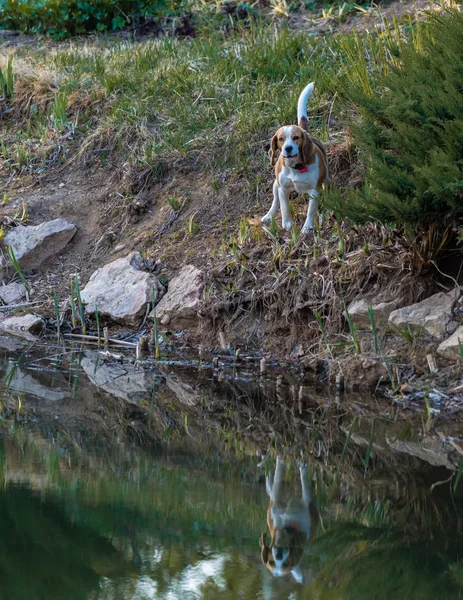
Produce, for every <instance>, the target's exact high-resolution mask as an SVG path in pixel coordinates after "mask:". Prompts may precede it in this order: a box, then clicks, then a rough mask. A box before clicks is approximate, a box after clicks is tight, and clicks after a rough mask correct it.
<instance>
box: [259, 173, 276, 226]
mask: <svg viewBox="0 0 463 600" xmlns="http://www.w3.org/2000/svg"><path fill="white" fill-rule="evenodd" d="M278 203H279V197H278V182H277V180H276V179H275V182H274V184H273V202H272V206H271V207H270V210H269V211H268V213H267V214H266V215H265V217H262V223H265V224H268V223H270V221H271V220H272V219H273V217H274V216H275V215H276V212H277V210H278Z"/></svg>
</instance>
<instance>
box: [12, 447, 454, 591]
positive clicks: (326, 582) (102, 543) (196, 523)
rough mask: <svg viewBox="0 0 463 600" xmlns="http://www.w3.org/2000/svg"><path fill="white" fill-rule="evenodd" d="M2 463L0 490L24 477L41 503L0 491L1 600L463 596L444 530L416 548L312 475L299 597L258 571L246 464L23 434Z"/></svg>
mask: <svg viewBox="0 0 463 600" xmlns="http://www.w3.org/2000/svg"><path fill="white" fill-rule="evenodd" d="M0 465H3V473H4V477H5V478H6V480H7V481H8V480H10V481H11V480H15V479H16V480H27V478H28V477H29V480H30V481H31V482H33V484H34V486H35V487H36V488H38V489H40V490H41V495H42V501H39V500H38V498H37V497H36V496H35V495H34V494H33V493H30V492H29V491H26V490H24V489H15V488H11V487H10V488H8V487H7V491H6V492H5V490H3V491H1V492H0V515H1V516H0V532H1V533H0V556H1V559H2V567H0V598H2V600H3V598H5V600H6V598H8V600H9V599H10V598H12V599H13V600H14V599H15V598H18V599H19V598H25V597H27V598H31V599H32V600H33V599H34V598H39V597H43V598H53V600H55V599H59V598H72V599H74V598H76V599H77V598H84V597H86V598H89V599H90V600H97V599H98V600H109V599H111V600H113V599H114V600H118V599H121V600H126V599H130V598H134V597H139V598H145V597H156V598H158V599H159V600H162V599H163V598H167V597H178V598H182V597H188V596H185V595H184V594H185V589H187V588H188V586H190V588H191V589H192V592H191V594H192V595H191V596H189V597H191V598H197V599H198V600H211V599H215V598H220V599H221V600H228V599H230V600H232V599H235V598H243V599H245V600H246V599H247V598H249V599H254V598H255V599H263V598H264V597H266V598H267V597H268V596H264V589H268V590H270V589H271V596H270V597H271V598H272V600H283V599H285V600H286V599H287V598H288V597H289V595H291V597H293V598H294V599H297V600H304V599H305V598H314V597H316V598H318V599H319V600H335V599H336V600H350V599H351V598H352V599H354V598H355V599H356V600H362V599H365V600H367V599H370V598H372V597H375V598H377V599H378V600H383V599H384V600H386V599H389V598H394V600H396V599H398V600H400V599H401V598H404V599H406V598H413V599H415V598H416V599H418V600H421V599H429V600H439V599H440V598H442V599H444V598H446V599H447V598H448V599H450V598H457V597H458V593H459V590H461V588H462V581H461V580H462V572H463V570H462V568H461V562H459V560H460V558H461V555H462V552H463V547H462V546H461V544H460V545H458V543H457V541H456V540H455V539H453V538H452V536H451V535H450V534H447V535H446V536H442V535H437V536H436V538H435V540H434V541H432V542H430V541H426V540H427V539H430V538H429V537H427V536H428V531H427V530H426V528H425V529H419V525H420V524H421V525H422V524H423V522H422V521H421V520H420V519H416V520H415V525H416V527H415V529H414V531H413V535H411V534H410V531H408V532H405V533H404V530H402V531H400V530H397V529H395V530H394V528H393V523H394V520H393V519H392V520H391V515H390V514H389V513H388V512H387V511H385V512H384V514H381V511H380V508H378V507H383V509H384V506H385V505H386V504H385V502H386V501H385V500H382V499H381V494H380V493H379V490H376V493H375V494H373V495H371V491H370V492H368V491H364V490H362V489H361V488H358V487H355V486H352V487H351V488H350V489H348V490H347V489H346V490H344V492H343V493H342V494H341V498H342V501H340V500H339V498H340V496H339V490H338V492H337V496H336V497H335V493H334V490H333V489H329V488H325V487H324V486H323V481H322V480H321V479H320V477H321V475H320V477H319V479H318V481H317V486H316V487H317V489H318V490H319V492H320V491H322V490H325V499H324V500H323V499H322V500H323V503H324V504H325V506H326V508H327V511H325V513H324V523H325V532H324V533H320V534H319V536H318V537H317V538H316V539H315V540H314V541H313V543H311V544H310V546H309V548H308V549H307V552H306V556H305V557H304V558H303V560H302V569H303V573H305V577H306V580H307V585H306V586H304V587H301V586H298V585H297V584H295V583H294V581H292V580H290V579H289V580H278V579H275V578H272V577H271V575H270V574H269V573H267V571H266V570H265V569H264V568H263V567H262V566H261V565H260V552H259V547H258V537H259V534H260V532H261V530H262V527H263V526H264V523H265V511H266V502H267V499H266V496H265V493H264V490H263V486H256V485H254V484H252V481H253V479H254V478H255V473H254V474H252V472H250V471H249V463H247V462H246V461H245V462H244V463H241V465H242V466H240V464H238V463H223V462H222V463H221V462H220V461H218V459H217V456H215V455H201V457H200V462H196V463H195V462H194V460H193V459H192V458H188V457H185V456H180V457H178V458H177V459H175V457H172V456H171V457H170V458H167V457H163V456H158V457H157V458H152V459H147V458H146V457H144V458H142V457H140V456H137V455H135V454H133V453H124V452H121V454H120V455H119V456H113V457H112V458H111V460H109V461H108V460H107V458H106V459H102V458H98V457H96V456H94V455H84V454H79V456H74V457H72V456H71V455H70V454H69V453H64V454H63V453H62V452H60V451H57V450H56V448H55V447H49V446H48V445H46V444H44V443H43V442H41V441H40V440H38V439H37V440H34V439H33V438H29V440H28V441H25V440H24V439H23V440H21V441H19V440H18V439H17V440H12V439H9V440H7V441H6V443H5V445H4V446H3V449H1V450H0ZM198 467H200V468H198ZM0 468H1V467H0ZM332 471H333V473H335V469H332ZM291 475H292V473H291V471H290V470H289V471H288V476H289V478H290V479H291ZM318 475H319V474H318V473H317V476H318ZM334 477H336V475H334ZM369 493H370V497H369V495H368V494H369ZM403 500H404V499H402V501H403ZM58 505H59V508H58ZM412 508H413V507H412ZM415 508H416V506H415ZM407 514H409V512H407ZM361 523H368V524H369V526H365V525H361ZM423 534H424V536H425V537H424V538H423V541H421V536H422V535H423ZM418 539H419V540H420V541H419V542H417V541H414V540H418ZM21 553H22V554H21ZM20 555H21V556H20ZM28 564H34V565H36V567H35V566H34V568H32V569H27V567H26V565H28ZM23 570H26V571H27V572H26V573H25V574H23V572H22V571H23ZM76 581H78V583H79V584H78V585H75V582H76ZM193 582H196V583H194V584H193ZM71 584H72V585H71ZM47 586H48V587H47ZM66 586H71V589H70V590H69V591H68V590H67V588H66ZM185 586H186V587H185ZM148 589H151V590H152V591H153V590H155V596H149V594H148V592H147V590H148ZM92 590H93V591H92ZM462 591H463V590H462ZM39 594H42V596H40V595H39ZM66 594H67V595H66ZM169 595H170V596H169Z"/></svg>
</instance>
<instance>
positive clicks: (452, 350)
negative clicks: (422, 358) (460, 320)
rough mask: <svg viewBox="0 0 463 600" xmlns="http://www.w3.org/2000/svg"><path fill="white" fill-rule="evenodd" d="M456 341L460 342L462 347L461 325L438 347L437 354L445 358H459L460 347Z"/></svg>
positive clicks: (462, 331)
mask: <svg viewBox="0 0 463 600" xmlns="http://www.w3.org/2000/svg"><path fill="white" fill-rule="evenodd" d="M458 340H460V342H461V344H462V345H463V325H460V327H458V329H457V330H456V331H455V332H454V333H453V334H452V335H451V336H450V337H449V338H447V339H446V340H445V341H444V342H442V344H440V345H439V347H438V348H437V353H438V354H440V355H441V356H445V357H446V358H457V357H458V356H460V345H459V343H458Z"/></svg>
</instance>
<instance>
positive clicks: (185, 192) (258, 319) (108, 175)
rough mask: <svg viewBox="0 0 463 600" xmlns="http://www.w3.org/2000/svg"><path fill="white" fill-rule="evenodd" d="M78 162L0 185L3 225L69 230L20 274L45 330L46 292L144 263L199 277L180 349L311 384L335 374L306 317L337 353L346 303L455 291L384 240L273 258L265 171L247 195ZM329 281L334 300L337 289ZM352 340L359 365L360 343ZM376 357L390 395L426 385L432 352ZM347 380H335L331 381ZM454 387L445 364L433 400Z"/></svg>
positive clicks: (217, 182) (356, 179)
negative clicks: (388, 376)
mask: <svg viewBox="0 0 463 600" xmlns="http://www.w3.org/2000/svg"><path fill="white" fill-rule="evenodd" d="M428 6H429V5H428V4H427V3H426V2H420V3H419V4H418V6H417V5H416V3H415V2H413V3H412V2H408V3H394V4H391V5H390V6H389V7H387V8H385V9H384V10H383V11H382V12H383V14H385V15H386V17H388V18H389V17H391V16H392V14H393V13H394V12H395V14H397V15H398V16H400V15H401V14H405V13H410V14H415V12H416V9H417V10H419V11H423V10H424V9H425V8H426V7H428ZM415 7H416V8H415ZM307 19H308V17H307V16H304V15H300V14H299V15H298V16H297V17H296V16H295V17H294V22H293V25H294V26H295V27H296V26H297V27H304V28H306V27H307V26H308V21H307ZM380 20H381V17H380V16H379V14H373V13H372V14H363V15H361V16H359V17H354V18H351V17H349V18H348V20H347V22H346V23H342V24H339V23H336V24H335V28H336V30H337V31H347V30H349V29H356V30H360V29H365V28H368V27H370V26H371V25H372V24H374V23H376V24H378V23H379V22H380ZM333 23H334V22H333V21H332V19H328V20H327V21H326V22H325V23H318V24H316V25H313V23H312V25H311V27H315V29H314V31H318V32H319V33H323V32H325V31H328V30H330V29H331V27H332V24H333ZM146 35H149V33H146ZM1 36H2V37H3V39H4V40H6V41H7V44H14V45H21V44H34V43H37V39H36V38H34V37H33V36H25V35H22V34H21V35H14V34H11V33H8V32H7V33H5V32H3V33H1ZM47 43H50V44H55V43H56V42H49V41H48V42H47ZM331 125H332V126H333V127H334V126H335V124H334V123H332V124H331ZM270 134H271V132H269V139H270ZM335 139H336V138H335ZM328 154H329V160H330V165H331V172H332V175H333V178H334V185H338V186H341V187H349V186H356V185H360V184H361V177H360V175H359V162H358V157H357V156H356V154H355V150H354V149H352V148H351V147H350V143H349V140H348V139H340V140H339V141H338V142H337V143H333V144H332V145H331V146H330V147H329V148H328ZM84 158H85V160H84V159H83V158H80V159H76V155H74V156H72V157H71V158H70V160H69V161H68V162H67V163H66V164H65V165H64V167H60V168H59V169H57V168H55V169H54V170H53V169H52V170H50V172H49V173H47V174H46V175H42V176H40V177H38V178H36V179H35V180H34V181H32V182H31V180H29V181H28V185H27V187H24V185H23V183H22V182H21V181H8V182H5V181H4V182H2V185H1V186H0V187H1V188H2V189H5V184H8V194H9V197H10V198H11V200H12V201H11V202H10V203H9V204H8V205H6V206H5V207H3V215H4V219H6V220H7V217H10V219H11V218H12V217H13V215H14V214H15V213H16V212H17V211H18V209H19V207H20V206H21V204H22V202H24V203H25V204H26V206H27V213H28V221H27V222H28V224H38V223H41V222H43V221H45V220H50V219H54V218H57V217H63V218H65V219H67V220H68V221H70V222H72V223H74V224H75V225H76V226H77V228H78V231H77V234H76V236H75V237H74V239H73V240H72V243H71V244H70V245H69V246H68V247H67V248H66V249H65V250H64V251H63V253H62V254H61V255H60V256H59V257H56V258H55V259H54V260H50V261H49V262H48V263H47V265H46V270H44V269H43V268H42V269H41V271H40V272H39V273H29V274H28V279H29V280H30V282H31V284H32V287H33V291H32V299H33V300H38V301H40V302H42V304H39V305H38V306H37V307H36V310H37V312H40V313H41V314H43V315H45V316H49V317H52V316H53V311H54V309H53V292H54V291H56V292H57V294H58V296H59V299H60V301H62V302H64V301H65V300H66V299H67V297H68V294H69V280H70V277H71V276H73V275H74V274H75V273H76V272H79V273H80V275H81V281H82V284H85V283H86V281H87V280H88V278H89V276H90V274H91V273H92V272H93V271H94V270H95V269H97V268H98V267H99V266H101V265H103V264H105V263H107V262H109V261H111V260H115V259H116V258H119V257H121V256H125V255H127V254H128V253H129V252H130V251H133V250H138V251H141V252H142V253H143V254H144V256H147V257H149V258H152V259H153V260H154V261H156V262H157V271H156V273H157V274H158V275H159V276H165V277H166V279H167V280H169V279H171V278H172V276H173V275H175V274H176V273H177V272H178V271H179V269H180V268H181V267H182V266H183V265H185V264H189V263H192V264H194V265H195V266H197V267H199V268H202V269H203V270H204V271H205V273H206V274H207V284H208V286H210V288H209V289H210V290H211V296H210V299H209V300H208V302H207V303H206V305H205V308H204V310H203V314H202V317H203V318H202V319H201V321H200V323H199V326H198V329H197V330H196V331H192V332H189V337H187V339H189V340H190V341H191V342H192V343H193V344H195V345H196V346H198V345H202V346H208V347H210V348H217V347H218V341H217V334H218V332H224V333H225V337H226V341H227V343H229V344H230V345H231V347H233V348H243V347H244V348H245V349H247V350H254V351H264V352H267V353H271V354H272V355H276V356H279V357H282V358H286V359H291V360H294V361H299V362H301V363H302V364H304V365H305V366H306V367H307V368H316V367H317V365H318V366H319V361H320V358H321V359H322V360H323V361H324V363H325V367H326V366H327V365H328V366H329V368H326V369H325V372H324V374H325V377H326V378H328V377H334V376H335V374H336V373H337V371H338V370H339V369H338V367H339V361H327V360H326V345H324V342H323V340H322V339H321V337H320V330H319V327H318V325H317V323H316V321H315V319H314V316H313V314H314V313H313V310H314V309H316V310H317V311H318V312H319V313H320V314H322V315H323V316H325V317H328V321H327V323H328V325H327V333H328V334H329V335H331V336H334V337H335V341H336V343H347V342H349V337H348V333H349V329H348V326H347V323H346V320H345V318H344V317H343V310H344V303H346V304H348V303H349V302H350V301H351V300H352V299H354V298H356V297H359V296H364V297H367V298H369V297H373V296H377V295H381V296H382V297H383V299H384V300H387V299H391V298H393V297H396V296H397V295H401V296H402V297H403V298H404V299H406V300H407V302H410V303H411V302H415V301H418V300H421V299H422V298H425V297H427V296H429V295H430V294H431V293H434V292H436V291H440V290H441V289H442V288H444V289H451V287H452V286H453V282H452V281H451V278H452V277H457V276H459V277H460V279H459V283H460V284H462V283H463V274H462V273H461V269H459V268H458V261H454V262H455V264H454V265H451V268H449V270H448V271H446V272H445V274H444V275H441V274H440V273H439V272H438V271H436V270H433V269H432V268H431V265H430V263H429V261H428V263H426V260H425V259H423V257H420V256H416V247H415V249H414V248H413V247H412V245H411V244H410V243H409V242H407V240H405V239H404V238H403V237H401V236H400V235H399V234H397V235H396V234H395V233H394V232H391V233H390V236H389V237H387V239H385V238H384V232H383V231H382V230H381V228H380V227H378V226H372V227H369V228H345V229H344V231H343V232H342V237H343V238H344V239H345V244H346V247H345V249H344V250H343V251H340V250H339V236H340V235H341V234H340V232H339V231H337V230H336V228H335V226H334V224H333V222H331V221H330V220H328V221H327V222H326V223H325V225H324V226H323V228H322V230H321V233H320V238H319V240H318V241H317V242H315V241H314V240H313V239H312V238H309V239H306V240H304V241H303V242H302V243H301V244H300V246H298V247H297V248H295V249H293V250H291V248H290V246H289V241H290V236H289V234H286V233H284V232H279V233H278V235H277V236H276V238H277V239H276V242H278V244H279V247H281V248H282V250H281V254H280V255H279V256H278V257H277V258H275V256H276V254H275V247H274V246H275V244H274V241H275V240H274V241H272V240H271V239H270V238H269V237H267V236H266V235H265V234H264V233H263V232H262V228H261V226H260V221H259V218H260V216H262V214H264V213H265V212H266V211H267V210H268V205H269V203H270V197H271V185H272V174H271V169H270V168H269V169H268V174H265V179H264V181H265V183H264V184H263V185H262V186H261V187H258V188H257V189H256V188H255V187H254V188H252V189H250V186H248V184H247V183H246V181H245V180H244V179H243V178H241V177H240V176H238V175H237V174H236V173H233V172H231V173H230V172H223V173H217V172H214V173H211V172H208V171H207V170H204V169H202V170H201V169H200V165H198V163H195V162H188V161H186V160H184V159H178V160H177V161H172V162H171V163H170V164H162V165H160V167H159V172H158V173H157V174H156V176H154V175H153V173H152V172H151V173H147V172H144V171H140V172H138V173H135V174H132V176H131V178H130V181H127V177H126V176H125V175H122V174H121V173H120V172H119V171H118V170H117V169H115V167H112V166H108V165H107V164H106V165H105V166H100V165H101V163H100V159H99V154H98V150H95V151H93V154H92V152H90V153H88V154H86V156H85V157H84ZM249 167H250V169H253V168H254V166H253V165H250V166H249ZM255 168H259V169H260V168H261V167H255ZM172 197H175V199H176V200H177V201H178V203H179V206H180V210H179V211H177V213H178V214H176V215H175V218H172V207H171V204H169V200H171V198H172ZM294 207H295V212H296V221H297V226H298V228H300V226H301V223H302V221H303V218H304V213H305V211H306V202H305V200H301V199H299V200H296V199H295V201H294ZM243 216H245V217H247V218H248V220H249V223H250V233H249V238H248V239H247V240H246V241H245V242H243V244H242V247H241V248H240V250H239V257H238V259H237V258H236V257H234V256H232V255H231V253H230V250H229V247H227V244H229V241H228V240H229V238H230V236H231V235H233V236H236V235H237V233H238V229H239V221H240V219H241V217H243ZM191 222H193V224H194V227H193V229H194V230H193V231H192V230H191V227H190V225H189V224H190V223H191ZM366 240H368V243H369V245H370V247H371V249H370V252H369V255H368V257H367V258H365V259H363V258H362V259H361V260H357V257H358V256H359V255H360V254H361V253H362V249H363V248H364V246H365V243H366ZM362 256H363V255H362ZM459 256H460V263H461V254H460V255H459ZM277 263H278V264H277ZM275 265H276V268H275ZM295 273H297V277H296V276H295ZM449 278H450V279H449ZM339 281H341V282H342V297H341V295H340V293H339V289H337V286H338V282H339ZM360 337H361V336H360ZM364 337H365V340H364V344H365V348H366V349H367V351H368V350H369V348H367V346H368V345H369V344H370V345H371V335H368V336H364ZM331 339H333V338H331ZM346 341H347V342H346ZM383 343H384V346H383V348H384V352H385V353H386V354H387V353H395V355H396V356H397V357H398V362H399V366H400V369H399V371H400V372H399V373H398V374H397V375H398V380H399V382H400V381H401V379H402V378H405V379H407V378H410V377H412V376H415V377H416V376H418V377H425V378H426V377H427V375H428V372H427V363H426V354H427V353H429V352H434V351H435V348H436V346H437V343H436V341H435V340H432V339H429V338H427V337H426V336H424V337H423V338H422V339H421V340H420V341H419V342H417V343H412V344H407V342H405V341H404V340H403V339H401V338H400V337H398V336H397V335H395V336H394V335H393V334H391V333H390V332H389V333H388V334H386V336H385V337H384V340H383ZM399 358H400V360H399ZM333 364H334V366H335V367H336V368H333ZM460 366H461V365H460ZM348 369H349V367H348V366H345V367H344V371H345V370H348ZM352 369H354V367H352ZM353 372H354V370H353ZM452 373H453V376H452ZM459 377H460V373H459V371H458V370H455V362H452V361H450V362H448V363H447V362H445V361H443V362H442V365H441V371H440V375H439V378H440V383H441V384H442V385H443V386H444V387H446V388H451V387H452V386H453V387H455V381H457V382H458V378H459Z"/></svg>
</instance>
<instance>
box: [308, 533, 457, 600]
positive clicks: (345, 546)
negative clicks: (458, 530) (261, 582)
mask: <svg viewBox="0 0 463 600" xmlns="http://www.w3.org/2000/svg"><path fill="white" fill-rule="evenodd" d="M462 551H463V546H462V544H461V542H459V541H458V543H457V542H456V541H454V542H453V543H452V542H451V541H449V540H446V542H445V543H444V544H439V542H437V541H435V542H426V543H423V542H412V541H408V540H406V539H403V538H401V536H399V535H398V534H392V533H391V532H390V531H389V532H388V531H384V530H377V529H368V528H362V527H358V526H356V525H355V526H354V525H346V526H344V527H342V526H340V527H336V528H334V529H333V530H332V531H330V532H329V533H327V534H326V535H324V536H322V537H320V538H318V540H317V541H316V543H315V544H314V546H312V548H311V559H312V560H313V562H314V563H315V564H317V565H318V566H319V568H320V571H319V572H318V575H317V577H316V578H315V579H314V580H313V582H312V583H311V584H310V585H309V586H308V587H307V589H306V591H305V592H304V594H302V595H301V596H300V597H301V598H313V597H316V598H319V599H320V600H329V599H332V598H333V599H334V598H336V599H339V600H341V599H342V600H344V599H345V600H348V599H351V598H352V599H354V598H355V600H362V599H365V600H367V599H368V600H370V599H371V598H375V599H376V600H383V599H384V600H386V599H387V600H389V599H392V598H394V600H398V599H402V598H403V599H407V598H413V600H420V599H425V598H426V599H429V600H431V599H432V600H439V599H441V598H442V599H451V598H452V599H453V598H458V597H460V596H459V593H460V594H461V592H462V591H463V586H462V585H461V583H458V581H457V578H456V577H455V576H454V571H453V570H451V569H450V568H449V561H448V556H451V555H453V556H458V554H459V553H460V555H461V552H462Z"/></svg>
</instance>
